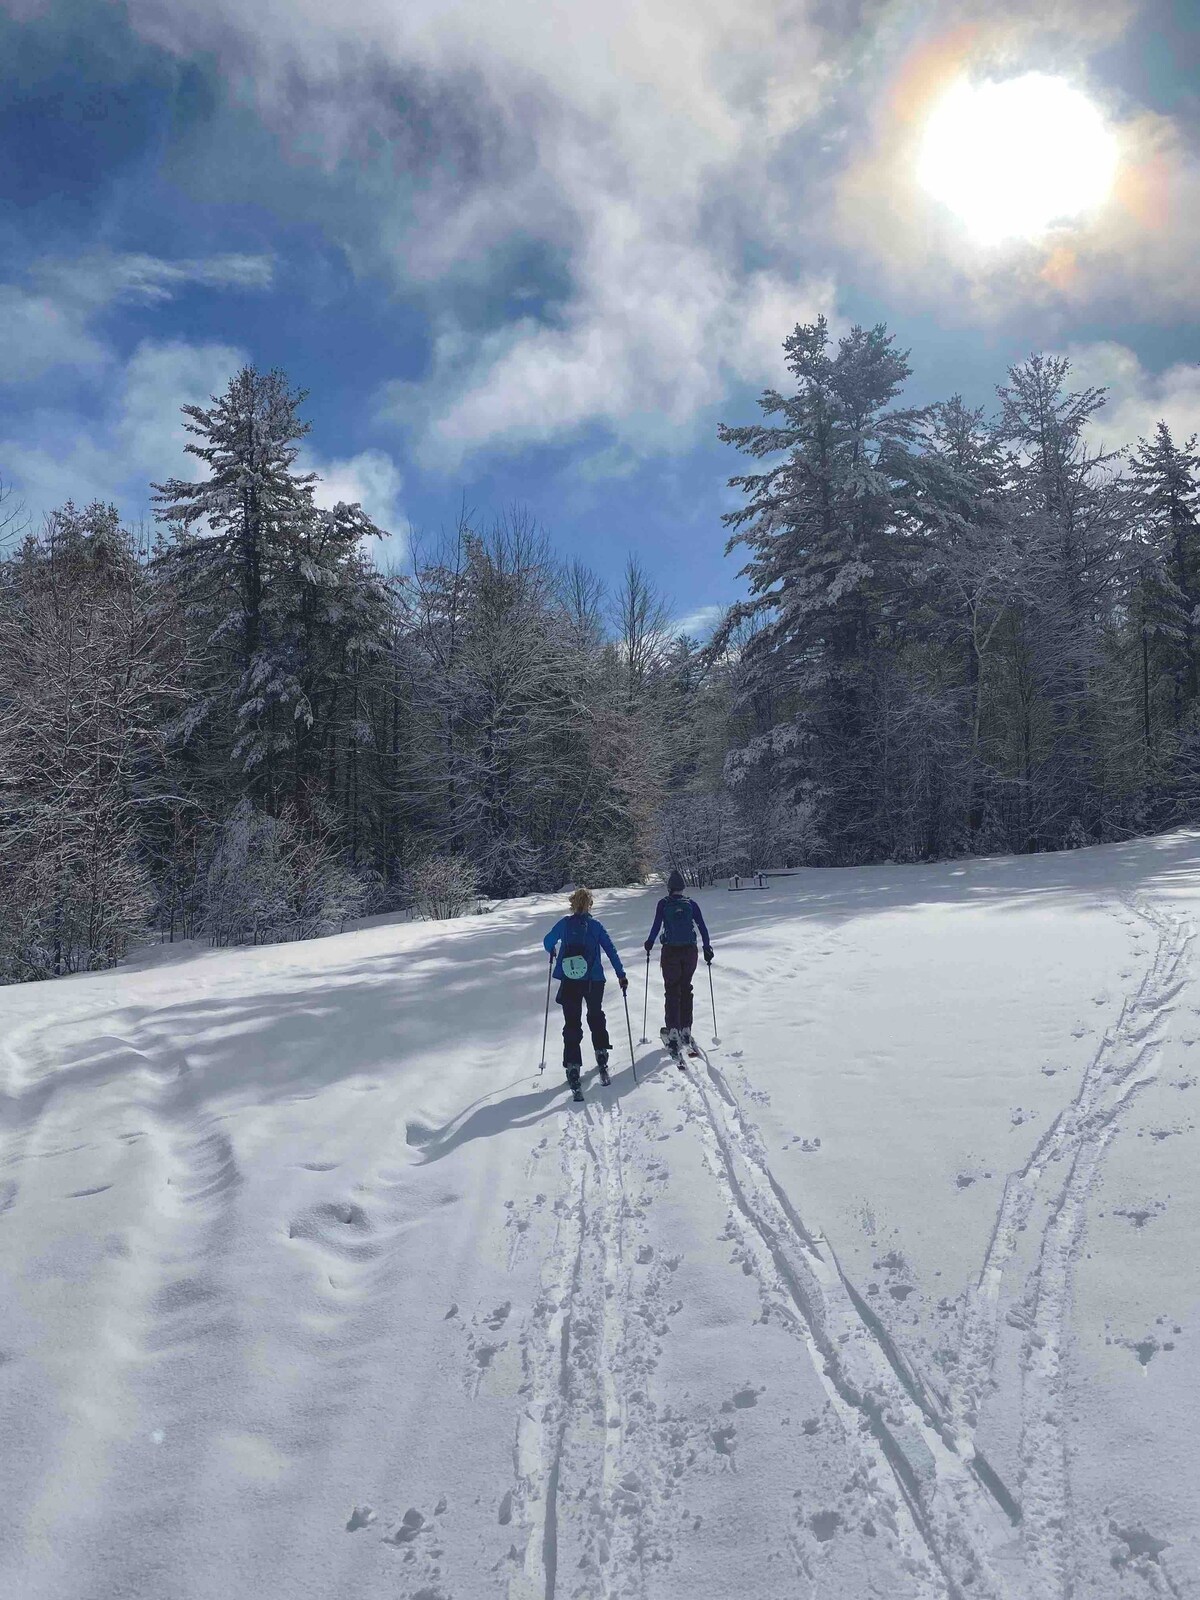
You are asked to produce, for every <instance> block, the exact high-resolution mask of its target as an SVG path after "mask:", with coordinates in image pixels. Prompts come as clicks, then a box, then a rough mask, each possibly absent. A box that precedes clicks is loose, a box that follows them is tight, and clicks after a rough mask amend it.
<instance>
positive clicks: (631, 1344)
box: [0, 833, 1200, 1600]
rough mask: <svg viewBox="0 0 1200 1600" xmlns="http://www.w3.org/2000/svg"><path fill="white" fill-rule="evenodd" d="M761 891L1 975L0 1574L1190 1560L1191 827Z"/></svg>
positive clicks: (1116, 1567)
mask: <svg viewBox="0 0 1200 1600" xmlns="http://www.w3.org/2000/svg"><path fill="white" fill-rule="evenodd" d="M766 885H767V886H766V888H765V889H764V890H762V891H761V892H758V893H755V894H734V893H729V892H727V891H726V889H725V888H724V886H723V885H718V886H716V887H710V888H707V889H706V890H704V891H699V892H698V893H697V898H698V899H699V900H700V903H701V905H702V907H703V909H704V912H705V916H706V918H707V920H708V923H709V926H710V928H711V929H712V933H713V940H714V944H715V947H716V957H717V959H716V964H715V965H714V967H713V969H712V970H713V978H714V982H715V993H716V1003H717V1022H718V1024H719V1031H718V1036H717V1037H718V1038H719V1043H717V1042H710V1041H711V1040H712V1039H713V1017H712V1011H711V1008H710V998H709V990H708V982H707V976H706V973H705V970H704V968H703V966H701V968H700V971H699V972H698V974H697V978H696V1026H695V1033H696V1036H697V1038H698V1040H699V1042H700V1043H701V1044H702V1045H703V1046H704V1050H705V1054H704V1055H703V1056H702V1057H701V1058H700V1059H698V1060H695V1061H692V1062H690V1063H689V1064H688V1071H687V1072H686V1073H681V1072H679V1071H678V1070H677V1069H676V1068H675V1066H674V1065H673V1063H672V1062H671V1061H670V1060H669V1058H668V1057H667V1055H666V1053H665V1051H663V1050H662V1049H661V1048H660V1047H659V1045H658V1041H657V1030H658V1026H659V1024H660V1023H661V993H662V990H661V980H660V979H659V976H658V972H657V963H654V965H652V966H651V969H650V1017H649V1026H648V1029H647V1032H648V1033H649V1035H650V1038H651V1040H652V1041H653V1043H651V1044H647V1045H638V1044H637V1041H638V1039H639V1037H640V1035H641V1032H642V1003H643V981H644V976H645V971H646V966H645V961H644V957H643V953H642V950H641V941H642V940H643V939H644V938H645V936H646V933H647V931H648V929H649V925H650V920H651V917H652V914H653V906H654V902H655V899H656V897H657V894H658V892H659V891H658V890H657V889H653V890H651V889H647V890H641V889H638V890H618V891H608V892H602V893H600V894H599V895H598V897H597V906H596V911H597V915H599V916H600V917H601V918H602V920H603V921H604V922H605V924H606V925H607V927H608V928H609V930H610V932H611V933H612V935H613V937H614V940H615V942H616V944H617V947H618V949H619V950H620V951H621V953H622V957H623V959H624V960H625V962H626V965H627V967H628V969H629V973H630V978H631V985H630V994H629V1001H630V1014H631V1017H632V1032H633V1038H634V1042H635V1047H636V1049H637V1053H638V1073H639V1080H640V1081H638V1082H637V1083H636V1084H635V1082H634V1078H633V1074H632V1072H631V1070H630V1064H629V1053H628V1050H629V1047H628V1034H627V1032H626V1024H625V1013H624V1009H623V1007H622V1004H621V998H620V993H619V991H618V989H617V987H616V985H615V983H611V982H610V984H609V986H608V990H607V994H606V1005H607V1010H608V1017H609V1025H610V1030H611V1033H612V1037H613V1041H614V1045H615V1049H614V1054H613V1062H612V1071H613V1083H612V1087H611V1088H609V1089H607V1090H605V1089H602V1088H601V1087H600V1086H599V1084H598V1082H597V1079H596V1076H595V1074H594V1072H592V1071H590V1070H589V1071H585V1076H584V1083H585V1089H586V1093H587V1100H586V1103H585V1104H584V1105H581V1106H575V1105H572V1104H571V1103H570V1099H569V1095H568V1092H567V1089H566V1085H565V1080H564V1077H563V1073H562V1069H561V1066H560V1065H559V1063H560V1060H561V1045H560V1041H559V1038H558V1032H557V1030H558V1029H559V1028H560V1027H561V1016H560V1014H559V1013H557V1012H556V1011H555V1010H554V1009H553V1008H552V1010H551V1036H550V1047H549V1048H548V1050H547V1056H548V1063H547V1067H546V1071H545V1073H544V1074H543V1075H539V1073H538V1062H539V1058H540V1054H541V1033H542V1018H543V1002H544V999H545V993H546V964H545V956H544V953H543V951H542V949H541V946H540V939H541V936H542V934H543V933H544V932H545V931H546V930H547V929H548V928H549V927H550V925H551V924H552V923H553V921H554V920H556V918H557V917H558V916H559V915H560V914H561V913H562V911H563V910H564V909H565V907H564V903H563V900H562V898H561V897H539V898H526V899H523V900H516V901H509V902H505V903H503V904H501V905H500V906H498V907H496V908H495V909H494V910H492V911H491V912H489V913H488V914H486V915H481V916H478V917H468V918H463V919H460V920H457V921H453V922H431V923H405V922H401V921H398V920H396V919H380V920H377V921H376V922H374V923H372V924H368V925H366V926H363V927H360V928H358V929H357V930H356V931H353V932H348V933H346V934H343V935H341V936H339V937H336V938H327V939H322V940H316V941H313V942H309V943H302V944H285V945H275V946H269V947H260V948H256V949H249V950H245V949H243V950H209V949H206V948H201V947H199V946H195V945H191V946H175V947H164V948H161V949H154V950H150V951H143V952H142V953H141V954H140V955H139V956H138V957H137V958H135V959H134V960H131V961H129V962H127V963H126V964H125V965H124V966H122V967H120V968H118V969H116V970H114V971H110V972H106V973H100V974H94V975H85V976H78V977H74V978H68V979H63V980H60V981H57V982H52V983H33V984H28V985H23V986H20V987H10V988H6V989H4V990H3V991H0V1116H2V1121H0V1134H2V1143H0V1287H2V1296H0V1594H3V1595H5V1596H7V1597H11V1600H117V1597H122V1600H129V1597H138V1600H142V1597H145V1600H235V1597H236V1600H241V1597H243V1596H244V1597H246V1600H250V1597H254V1600H301V1597H314V1600H316V1597H320V1600H334V1597H338V1600H343V1597H344V1600H349V1597H354V1600H376V1597H379V1600H383V1597H387V1600H395V1597H408V1600H476V1597H481V1600H482V1597H492V1596H502V1597H506V1600H552V1597H558V1600H566V1597H568V1596H570V1597H593V1596H595V1597H609V1596H633V1597H647V1600H650V1597H654V1600H658V1597H661V1600H675V1597H687V1600H703V1597H714V1600H715V1597H726V1596H730V1595H749V1596H763V1597H772V1600H773V1597H780V1600H782V1597H790V1596H796V1597H801V1600H809V1597H820V1600H867V1597H869V1596H887V1597H889V1600H907V1597H913V1600H934V1597H938V1600H943V1597H954V1600H965V1597H990V1600H1025V1597H1030V1600H1067V1597H1068V1596H1075V1597H1078V1600H1084V1597H1086V1600H1110V1597H1111V1600H1140V1597H1141V1596H1184V1595H1189V1594H1200V1497H1198V1496H1197V1494H1196V1488H1195V1464H1196V1460H1197V1447H1196V1439H1197V1423H1198V1421H1200V1416H1198V1413H1200V1345H1198V1344H1197V1326H1198V1318H1200V1252H1198V1251H1197V1249H1196V1230H1197V1221H1198V1213H1197V1202H1198V1199H1200V1166H1198V1162H1197V1142H1196V1110H1197V1106H1198V1105H1200V1089H1198V1087H1197V1077H1198V1075H1200V1065H1198V1063H1200V969H1198V966H1197V958H1198V947H1197V945H1196V942H1195V939H1194V933H1195V928H1196V926H1197V920H1198V919H1200V835H1198V834H1196V833H1186V834H1174V835H1171V836H1168V837H1164V838H1158V839H1150V840H1140V841H1136V842H1133V843H1129V844H1126V845H1121V846H1107V847H1103V848H1095V849H1088V850H1079V851H1075V852H1070V853H1067V854H1061V855H1043V856H1037V857H1026V858H1021V859H1008V858H1005V859H993V860H976V861H969V862H961V863H954V862H951V863H945V864H941V865H937V866H913V867H878V868H870V869H862V870H849V869H845V870H833V869H830V870H823V871H801V872H796V873H793V874H790V875H778V876H771V877H769V878H768V879H767V880H766ZM588 1061H589V1056H588V1052H587V1049H586V1041H585V1066H586V1065H587V1064H588Z"/></svg>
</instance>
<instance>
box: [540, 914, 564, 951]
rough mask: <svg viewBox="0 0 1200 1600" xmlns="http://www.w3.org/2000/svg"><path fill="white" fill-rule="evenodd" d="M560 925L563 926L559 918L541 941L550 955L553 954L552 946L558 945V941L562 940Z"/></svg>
mask: <svg viewBox="0 0 1200 1600" xmlns="http://www.w3.org/2000/svg"><path fill="white" fill-rule="evenodd" d="M562 925H563V919H562V918H561V917H560V918H559V920H558V921H557V922H556V923H555V924H554V926H553V927H552V928H551V929H550V932H549V933H548V934H547V935H546V937H545V938H544V939H543V940H542V944H543V946H544V947H545V949H546V950H547V951H548V952H549V954H550V955H553V954H554V946H555V945H556V944H557V943H558V941H559V939H561V938H562Z"/></svg>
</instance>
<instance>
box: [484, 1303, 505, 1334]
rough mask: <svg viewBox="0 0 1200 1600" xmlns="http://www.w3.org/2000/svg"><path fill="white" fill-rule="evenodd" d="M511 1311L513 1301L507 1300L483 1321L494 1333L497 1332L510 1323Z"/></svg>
mask: <svg viewBox="0 0 1200 1600" xmlns="http://www.w3.org/2000/svg"><path fill="white" fill-rule="evenodd" d="M511 1310H512V1301H511V1300H506V1301H505V1302H504V1304H503V1305H502V1306H497V1307H496V1309H495V1310H494V1311H493V1312H491V1313H490V1314H489V1315H488V1316H486V1317H485V1318H484V1319H483V1320H484V1322H485V1323H486V1325H487V1326H488V1327H489V1328H491V1329H492V1331H493V1332H495V1331H496V1330H497V1329H499V1328H502V1327H503V1326H504V1324H505V1323H506V1322H507V1321H508V1314H509V1312H510V1311H511Z"/></svg>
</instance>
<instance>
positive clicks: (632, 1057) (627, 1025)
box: [621, 989, 638, 1083]
mask: <svg viewBox="0 0 1200 1600" xmlns="http://www.w3.org/2000/svg"><path fill="white" fill-rule="evenodd" d="M621 999H622V1000H624V1002H625V1032H626V1033H627V1034H628V1035H629V1060H630V1062H631V1064H632V1066H633V1081H634V1083H636V1082H637V1081H638V1075H637V1057H636V1056H635V1055H634V1053H633V1025H632V1024H631V1023H630V1021H629V996H628V995H627V994H626V993H625V991H624V989H622V990H621Z"/></svg>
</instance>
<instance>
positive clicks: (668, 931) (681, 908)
mask: <svg viewBox="0 0 1200 1600" xmlns="http://www.w3.org/2000/svg"><path fill="white" fill-rule="evenodd" d="M662 938H663V943H664V944H695V942H696V919H695V917H694V916H693V914H692V902H691V901H690V900H689V899H688V898H687V896H686V895H682V894H672V895H668V896H667V899H666V903H665V904H664V906H663V933H662Z"/></svg>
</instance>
